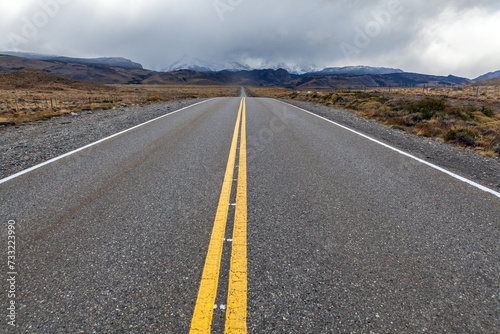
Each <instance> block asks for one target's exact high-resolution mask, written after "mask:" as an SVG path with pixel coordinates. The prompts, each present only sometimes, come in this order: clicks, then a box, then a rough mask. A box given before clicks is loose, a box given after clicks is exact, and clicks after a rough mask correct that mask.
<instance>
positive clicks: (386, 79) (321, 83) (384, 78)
mask: <svg viewBox="0 0 500 334" xmlns="http://www.w3.org/2000/svg"><path fill="white" fill-rule="evenodd" d="M472 83H473V82H472V81H471V80H469V79H466V78H459V77H454V76H451V75H450V76H447V77H443V76H434V75H425V74H418V73H406V72H403V73H392V74H381V75H371V74H366V75H354V74H336V75H306V76H303V77H301V78H298V79H295V80H291V81H289V82H287V83H286V87H289V88H294V89H313V88H316V89H321V88H336V89H363V88H366V87H434V86H438V85H441V86H453V85H470V84H472Z"/></svg>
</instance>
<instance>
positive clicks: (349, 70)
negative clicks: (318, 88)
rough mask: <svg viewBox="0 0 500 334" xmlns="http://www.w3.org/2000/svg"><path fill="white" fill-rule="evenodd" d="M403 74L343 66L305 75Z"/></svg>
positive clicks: (385, 68)
mask: <svg viewBox="0 0 500 334" xmlns="http://www.w3.org/2000/svg"><path fill="white" fill-rule="evenodd" d="M393 73H404V71H403V70H400V69H397V68H387V67H370V66H345V67H327V68H325V69H323V70H321V71H318V72H312V73H307V75H334V74H355V75H365V74H373V75H378V74H393Z"/></svg>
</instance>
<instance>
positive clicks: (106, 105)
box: [0, 69, 240, 126]
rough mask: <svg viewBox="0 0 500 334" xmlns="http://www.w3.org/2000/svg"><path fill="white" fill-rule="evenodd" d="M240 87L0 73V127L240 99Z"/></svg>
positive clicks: (24, 72)
mask: <svg viewBox="0 0 500 334" xmlns="http://www.w3.org/2000/svg"><path fill="white" fill-rule="evenodd" d="M239 93H240V88H239V87H231V86H202V85H199V86H194V85H193V86H190V85H102V84H96V83H91V82H85V81H77V80H72V79H68V78H64V77H60V76H55V75H52V74H48V73H45V72H43V71H37V70H28V69H25V70H21V71H18V72H12V73H0V125H4V126H5V125H14V124H18V123H23V122H30V121H36V120H44V119H49V118H51V117H54V116H59V115H63V114H68V113H80V112H89V111H93V110H100V109H104V110H108V109H117V108H120V107H121V106H125V105H132V104H139V105H142V104H149V103H154V102H161V101H171V100H186V99H198V98H209V97H219V96H239Z"/></svg>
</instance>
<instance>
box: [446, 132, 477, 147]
mask: <svg viewBox="0 0 500 334" xmlns="http://www.w3.org/2000/svg"><path fill="white" fill-rule="evenodd" d="M478 137H479V133H478V132H477V131H474V130H471V129H466V128H465V129H464V128H462V129H452V130H450V131H448V132H447V133H446V134H445V135H444V140H445V141H447V142H449V141H455V142H456V143H457V144H462V145H465V146H476V143H477V140H476V138H478Z"/></svg>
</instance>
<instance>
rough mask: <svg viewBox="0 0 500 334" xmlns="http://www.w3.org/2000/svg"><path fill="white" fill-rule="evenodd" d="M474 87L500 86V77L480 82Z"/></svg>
mask: <svg viewBox="0 0 500 334" xmlns="http://www.w3.org/2000/svg"><path fill="white" fill-rule="evenodd" d="M474 86H500V77H498V78H493V79H488V80H482V81H478V82H476V83H475V84H474Z"/></svg>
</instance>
